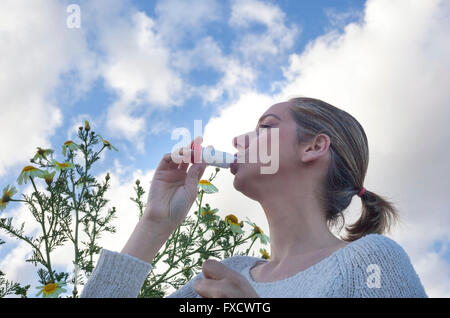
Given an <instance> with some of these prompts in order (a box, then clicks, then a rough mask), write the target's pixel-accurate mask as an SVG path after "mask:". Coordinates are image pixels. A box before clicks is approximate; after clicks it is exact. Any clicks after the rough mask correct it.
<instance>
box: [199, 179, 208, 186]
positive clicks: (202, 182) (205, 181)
mask: <svg viewBox="0 0 450 318" xmlns="http://www.w3.org/2000/svg"><path fill="white" fill-rule="evenodd" d="M198 183H199V184H202V185H208V186H209V185H211V182H209V181H208V180H200V181H199V182H198Z"/></svg>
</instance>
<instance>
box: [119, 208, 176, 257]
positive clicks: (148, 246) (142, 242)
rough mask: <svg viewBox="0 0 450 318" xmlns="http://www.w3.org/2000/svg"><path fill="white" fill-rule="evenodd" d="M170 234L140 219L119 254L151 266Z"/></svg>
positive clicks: (167, 230) (144, 219)
mask: <svg viewBox="0 0 450 318" xmlns="http://www.w3.org/2000/svg"><path fill="white" fill-rule="evenodd" d="M171 233H172V232H171V231H170V229H168V228H166V227H163V226H160V225H158V224H155V223H153V222H150V221H148V220H147V219H146V218H144V217H142V218H141V220H139V222H138V223H137V224H136V227H135V228H134V230H133V233H132V234H131V236H130V238H129V239H128V241H127V243H126V244H125V246H124V248H123V249H122V252H121V253H125V254H128V255H130V256H133V257H137V258H139V259H141V260H143V261H145V262H147V263H150V264H151V263H152V261H153V259H154V258H155V256H156V254H157V253H158V251H159V250H160V249H161V247H162V246H163V245H164V243H165V242H166V241H167V240H168V239H169V237H170V234H171Z"/></svg>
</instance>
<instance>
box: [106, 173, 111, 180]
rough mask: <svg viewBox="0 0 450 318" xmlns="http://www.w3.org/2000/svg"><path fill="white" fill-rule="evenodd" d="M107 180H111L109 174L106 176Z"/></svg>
mask: <svg viewBox="0 0 450 318" xmlns="http://www.w3.org/2000/svg"><path fill="white" fill-rule="evenodd" d="M105 179H106V181H108V180H109V179H110V176H109V172H108V173H107V174H106V176H105Z"/></svg>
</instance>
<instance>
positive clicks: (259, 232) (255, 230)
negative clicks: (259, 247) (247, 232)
mask: <svg viewBox="0 0 450 318" xmlns="http://www.w3.org/2000/svg"><path fill="white" fill-rule="evenodd" d="M245 223H247V224H250V225H251V226H253V233H255V237H257V238H259V239H260V240H261V243H262V244H267V242H268V241H269V237H268V236H267V235H266V234H264V232H263V230H261V228H260V227H259V226H257V225H256V224H255V223H253V222H252V221H250V220H249V219H248V218H247V221H245Z"/></svg>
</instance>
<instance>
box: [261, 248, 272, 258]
mask: <svg viewBox="0 0 450 318" xmlns="http://www.w3.org/2000/svg"><path fill="white" fill-rule="evenodd" d="M259 252H260V253H261V257H262V258H264V259H270V255H269V253H268V252H267V251H266V249H265V248H260V249H259Z"/></svg>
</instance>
